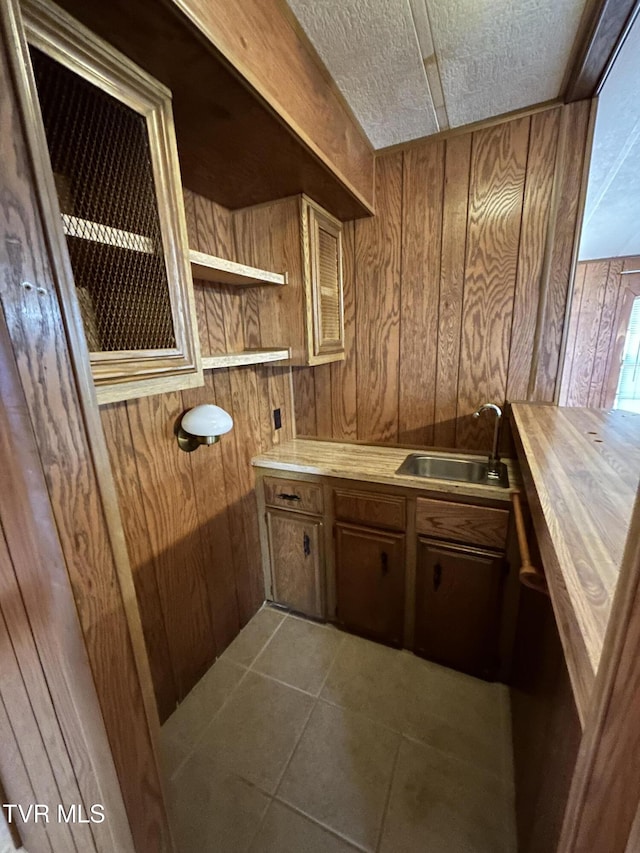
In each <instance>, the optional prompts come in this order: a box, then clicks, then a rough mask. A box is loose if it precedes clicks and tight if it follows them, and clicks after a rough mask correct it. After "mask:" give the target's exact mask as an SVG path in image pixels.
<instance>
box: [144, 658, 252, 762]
mask: <svg viewBox="0 0 640 853" xmlns="http://www.w3.org/2000/svg"><path fill="white" fill-rule="evenodd" d="M246 672H247V671H246V669H244V668H243V667H241V666H238V665H237V664H235V663H232V662H231V661H228V660H223V659H222V658H220V659H219V660H217V661H216V662H215V663H214V664H213V666H212V667H211V669H209V671H208V672H207V673H206V674H205V675H204V676H203V677H202V678H201V679H200V681H199V682H198V683H197V684H196V686H195V687H194V688H193V690H192V691H191V692H190V693H189V695H188V696H187V697H186V698H185V700H184V702H182V703H181V704H180V705H179V706H178V708H176V710H175V711H174V712H173V714H172V715H171V716H170V717H169V719H168V720H167V721H166V722H165V724H164V725H163V726H162V729H161V735H160V736H161V744H162V754H163V756H164V759H165V761H166V766H167V768H168V769H169V772H170V774H172V773H173V772H174V771H175V770H176V769H177V767H178V765H179V763H180V762H181V761H182V760H183V759H184V758H185V757H186V755H188V754H189V753H190V752H191V750H192V749H193V747H194V745H195V744H196V742H197V740H198V738H199V737H200V735H201V734H202V732H203V731H204V729H205V728H206V727H207V726H208V725H209V723H210V722H211V720H212V719H213V717H214V716H215V714H216V713H217V712H218V711H219V710H220V708H221V707H222V706H223V705H224V703H225V702H226V701H227V699H228V698H229V696H230V695H231V693H232V692H233V690H234V689H235V688H236V687H237V685H238V684H239V682H240V681H241V680H242V678H243V677H244V675H246Z"/></svg>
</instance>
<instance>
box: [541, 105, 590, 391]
mask: <svg viewBox="0 0 640 853" xmlns="http://www.w3.org/2000/svg"><path fill="white" fill-rule="evenodd" d="M592 117H593V113H592V104H591V102H590V101H578V102H577V103H574V104H569V105H568V106H566V107H563V109H562V113H561V116H560V129H559V132H558V150H557V153H556V171H555V177H554V185H553V198H552V202H551V208H552V209H551V216H550V219H549V230H548V233H547V242H546V246H545V263H544V267H543V271H542V281H541V296H540V302H539V308H538V323H537V328H536V342H535V346H534V354H533V365H532V370H531V377H530V380H529V390H528V395H527V399H529V400H532V401H535V402H546V401H550V400H554V399H555V393H556V389H557V384H558V380H559V379H560V375H561V373H562V364H561V351H562V337H563V332H564V324H565V317H566V313H567V310H566V309H567V299H568V295H569V292H570V284H571V278H572V274H573V263H574V258H575V256H576V255H577V248H578V246H577V230H578V228H579V226H580V217H581V215H582V212H581V204H582V203H583V200H584V194H583V192H582V190H585V191H586V180H587V174H586V173H587V171H588V163H589V159H590V156H591V150H590V145H591V130H592V128H591V122H592Z"/></svg>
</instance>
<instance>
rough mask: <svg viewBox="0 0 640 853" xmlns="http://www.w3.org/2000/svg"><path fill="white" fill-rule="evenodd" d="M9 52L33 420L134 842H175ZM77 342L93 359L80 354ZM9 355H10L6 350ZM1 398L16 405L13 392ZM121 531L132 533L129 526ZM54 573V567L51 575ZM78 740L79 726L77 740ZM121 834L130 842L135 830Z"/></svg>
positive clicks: (5, 88) (17, 290)
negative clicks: (128, 834)
mask: <svg viewBox="0 0 640 853" xmlns="http://www.w3.org/2000/svg"><path fill="white" fill-rule="evenodd" d="M11 11H12V7H11V5H10V4H3V6H2V16H1V17H2V29H3V35H4V34H6V28H7V26H8V20H7V19H8V17H9V16H10V14H11ZM1 56H2V61H1V62H0V78H1V80H0V82H1V85H0V92H1V93H2V97H0V119H1V120H0V128H2V133H1V135H0V153H1V155H2V161H3V164H4V167H3V170H2V179H1V184H2V192H1V193H0V196H1V198H2V203H1V204H0V235H1V239H0V267H1V268H2V276H0V301H1V302H2V309H3V314H4V320H5V321H6V329H7V332H8V337H9V339H10V345H11V349H12V351H13V356H12V357H13V359H15V366H16V367H17V373H18V377H19V381H20V384H21V385H22V389H23V393H24V399H25V402H26V413H27V417H28V421H29V427H28V428H27V430H28V434H29V435H30V436H32V437H33V439H34V441H35V445H36V447H37V453H38V455H39V457H40V465H41V472H42V475H43V478H44V482H45V484H46V491H47V493H48V500H49V502H50V507H51V512H52V514H53V519H54V524H55V528H56V531H57V537H58V547H59V548H60V551H61V553H62V554H63V560H64V564H65V567H66V572H67V573H68V577H69V579H70V584H71V587H72V589H73V595H74V599H75V602H74V605H75V608H76V612H77V616H78V618H79V621H80V627H81V630H82V634H83V638H84V643H85V646H86V652H87V655H88V659H89V665H90V667H91V671H92V679H93V682H94V684H95V689H96V691H97V694H98V698H99V704H100V711H97V714H100V712H101V714H102V717H103V720H104V724H105V728H106V732H107V737H108V741H109V746H110V749H111V752H112V754H113V761H114V764H115V769H116V772H117V776H118V781H119V784H120V787H121V791H122V797H123V799H124V803H125V806H126V809H127V814H128V817H129V820H130V824H131V829H132V832H133V836H134V842H135V846H136V849H138V850H145V851H146V850H149V851H150V850H154V851H166V850H168V849H169V847H170V836H169V830H168V825H167V820H166V813H165V810H164V806H163V799H162V791H161V784H160V779H159V775H158V767H157V764H156V760H155V753H154V742H153V735H152V733H151V729H152V728H153V725H154V719H155V721H156V725H157V717H154V715H153V714H152V713H151V709H150V708H149V707H148V706H146V692H147V683H146V682H147V679H148V669H145V662H144V660H143V659H142V658H140V657H138V649H137V642H138V640H140V641H141V637H139V635H138V632H139V630H140V629H139V622H136V616H135V614H134V612H133V610H132V607H131V605H132V604H133V607H134V608H135V602H134V601H133V602H132V586H131V584H130V579H129V582H128V583H129V586H128V585H127V578H126V575H125V572H124V568H125V566H124V564H123V562H122V561H121V560H120V553H119V548H120V543H119V541H118V534H116V533H115V527H114V525H113V522H114V520H115V517H117V510H116V511H115V517H114V513H113V511H112V508H111V504H110V502H111V497H112V492H111V491H110V489H109V481H108V477H107V476H105V475H104V474H103V466H105V467H106V465H105V462H106V458H105V455H104V448H103V445H102V442H103V439H102V435H101V432H100V427H99V425H97V427H96V423H95V420H96V418H97V410H94V411H95V414H96V418H94V419H92V417H91V414H90V413H89V412H88V409H87V406H86V400H87V399H89V400H92V401H93V405H94V406H95V396H92V395H93V390H92V386H91V379H90V371H89V359H88V352H87V350H86V343H84V340H83V339H82V338H80V339H78V330H77V327H76V326H75V325H74V323H73V321H72V317H71V315H70V314H65V315H64V316H65V319H64V320H63V310H65V309H63V308H62V307H61V302H60V295H61V293H63V294H67V293H68V292H69V288H70V286H71V285H70V282H68V281H66V279H65V275H64V270H63V267H62V266H61V264H60V259H59V258H58V257H57V255H56V250H55V247H54V246H53V242H54V241H52V240H51V239H50V238H51V234H48V233H47V234H46V236H45V231H46V229H47V228H48V227H49V225H50V224H51V223H50V222H49V221H46V220H44V221H43V220H42V219H41V218H40V213H39V212H40V211H41V210H42V209H43V207H44V209H47V210H48V208H47V198H46V193H45V190H44V183H43V181H42V180H41V178H42V176H41V172H40V168H41V165H40V163H39V161H38V160H37V157H35V156H32V155H33V154H34V152H35V151H36V150H37V149H36V147H35V140H34V139H33V138H32V137H31V136H29V133H30V129H29V126H28V125H23V124H22V122H21V120H20V119H19V115H20V112H19V110H18V107H17V103H16V95H15V92H14V89H13V84H12V77H11V75H10V73H9V69H8V68H7V65H6V62H7V58H8V57H13V59H14V61H15V52H12V51H7V50H3V51H2V52H1ZM25 131H26V139H25V135H24V132H25ZM54 222H55V220H54ZM23 281H30V282H35V283H37V285H38V286H39V288H40V292H37V291H36V289H35V288H32V290H31V291H29V292H28V291H27V290H26V289H25V288H22V287H20V282H23ZM72 353H73V354H74V355H72ZM77 353H81V354H82V359H79V360H78V361H77V362H74V356H75V354H77ZM0 362H2V363H3V364H7V363H8V360H7V357H6V355H4V354H3V357H2V359H0ZM2 399H3V404H4V405H8V404H7V403H5V395H4V393H3V395H2ZM7 411H11V408H8V409H7ZM96 432H97V433H98V434H97V435H96V434H95V433H96ZM18 434H19V433H18ZM34 517H35V518H37V515H36V516H34ZM118 531H119V532H120V535H121V531H120V529H119V526H118ZM124 556H125V562H126V554H125V555H124ZM46 566H47V563H46V560H45V561H44V562H43V568H44V567H46ZM127 568H128V567H127ZM53 583H54V581H53V580H52V578H49V579H48V584H49V586H51V585H52V584H53ZM63 638H64V640H65V641H67V643H66V644H64V647H63V652H62V654H63V655H67V656H72V655H73V645H72V644H71V641H70V638H69V637H67V636H65V634H64V632H60V641H61V642H63ZM73 663H75V661H73V660H72V661H71V666H73ZM78 708H79V711H78V713H80V714H81V715H82V718H83V719H84V718H85V717H86V721H87V723H86V725H87V726H88V729H87V731H88V730H90V721H91V719H92V715H91V714H90V713H88V712H87V710H86V706H81V705H79V706H78ZM80 708H83V710H80ZM93 716H96V709H94V712H93ZM71 742H72V739H71V738H70V737H69V740H68V741H67V744H70V743H71ZM105 758H106V759H107V760H108V748H105V747H104V745H100V746H99V747H98V748H96V750H95V752H94V754H93V760H94V761H95V767H96V768H100V767H104V766H105ZM107 790H108V789H107V787H105V792H106V791H107ZM116 813H117V811H116ZM123 820H124V821H125V823H122V825H123V826H124V825H126V819H124V818H123ZM122 843H123V845H124V847H123V849H127V847H128V846H129V845H128V844H127V843H126V840H124V841H123V842H122ZM116 846H118V844H117V842H116Z"/></svg>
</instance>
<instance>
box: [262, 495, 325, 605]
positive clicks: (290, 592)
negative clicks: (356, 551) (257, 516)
mask: <svg viewBox="0 0 640 853" xmlns="http://www.w3.org/2000/svg"><path fill="white" fill-rule="evenodd" d="M267 531H268V536H269V555H270V558H271V582H272V595H273V600H274V601H277V602H278V603H279V604H286V605H287V607H291V608H293V610H298V611H299V612H300V613H306V614H308V615H309V616H317V617H318V618H322V617H323V616H324V600H323V579H322V578H323V569H324V559H323V552H322V521H321V520H320V519H317V518H309V517H308V516H303V515H296V513H293V512H286V511H283V512H280V511H278V510H268V511H267Z"/></svg>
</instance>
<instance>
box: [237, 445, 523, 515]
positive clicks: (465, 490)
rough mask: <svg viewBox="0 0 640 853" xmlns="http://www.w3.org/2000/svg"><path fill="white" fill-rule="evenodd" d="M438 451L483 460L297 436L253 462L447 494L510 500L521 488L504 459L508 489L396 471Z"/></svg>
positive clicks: (509, 462) (512, 467)
mask: <svg viewBox="0 0 640 853" xmlns="http://www.w3.org/2000/svg"><path fill="white" fill-rule="evenodd" d="M436 452H437V453H438V455H442V456H451V457H452V458H460V457H461V456H463V457H464V458H466V459H479V460H483V461H484V460H486V458H487V457H486V455H482V454H461V453H454V452H442V451H439V450H438V451H435V450H434V451H424V450H411V449H408V448H402V447H383V446H380V445H372V444H347V443H342V442H337V441H322V440H320V439H307V438H297V439H293V440H292V441H287V442H284V443H283V444H280V445H278V446H276V447H274V448H273V449H272V450H269V451H268V452H267V453H263V454H262V455H260V456H256V457H255V458H254V459H252V460H251V461H252V464H253V465H254V466H256V467H258V468H271V469H276V470H279V471H291V472H296V473H301V474H316V475H317V476H321V477H338V478H341V479H345V480H359V481H361V482H369V483H383V484H386V485H390V486H402V487H404V488H410V489H420V490H421V491H423V492H424V491H428V492H443V493H447V494H448V495H452V496H454V495H464V496H466V497H477V498H484V499H485V500H496V501H509V500H510V493H511V491H512V490H513V489H514V488H520V478H519V475H518V470H517V465H516V464H515V463H514V462H513V460H509V459H505V460H503V461H504V462H505V464H506V465H507V470H508V472H509V483H510V488H508V489H504V488H501V487H500V486H482V485H474V484H473V483H453V482H451V481H449V480H435V479H431V478H429V479H425V478H424V477H409V476H407V475H405V474H396V471H397V469H398V468H399V467H400V465H401V464H402V463H403V462H404V460H405V459H406V458H407V456H408V455H409V454H410V453H436Z"/></svg>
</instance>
